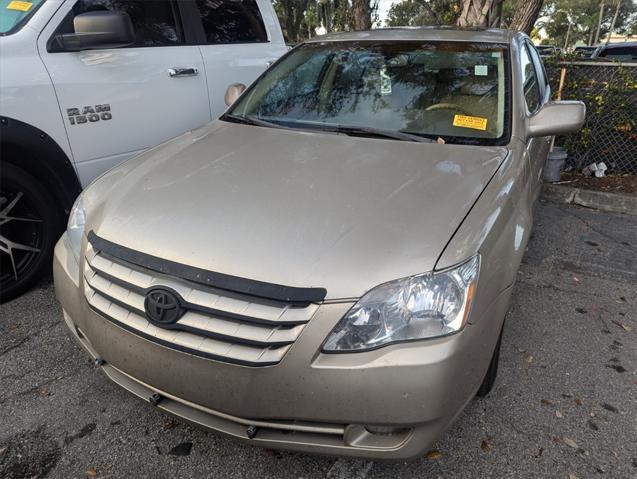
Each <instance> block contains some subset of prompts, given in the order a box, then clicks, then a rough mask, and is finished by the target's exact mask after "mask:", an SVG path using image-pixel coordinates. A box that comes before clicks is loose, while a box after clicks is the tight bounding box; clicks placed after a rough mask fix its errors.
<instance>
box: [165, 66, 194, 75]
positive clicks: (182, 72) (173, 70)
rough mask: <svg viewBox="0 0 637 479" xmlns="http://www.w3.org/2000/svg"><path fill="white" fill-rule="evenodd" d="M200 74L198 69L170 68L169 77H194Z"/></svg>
mask: <svg viewBox="0 0 637 479" xmlns="http://www.w3.org/2000/svg"><path fill="white" fill-rule="evenodd" d="M198 74H199V70H197V69H196V68H169V69H168V76H170V77H194V76H195V75H198Z"/></svg>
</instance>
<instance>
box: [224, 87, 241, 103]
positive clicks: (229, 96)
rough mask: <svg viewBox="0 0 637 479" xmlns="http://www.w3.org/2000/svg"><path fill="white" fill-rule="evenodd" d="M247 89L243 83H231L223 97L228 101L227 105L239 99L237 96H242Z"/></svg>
mask: <svg viewBox="0 0 637 479" xmlns="http://www.w3.org/2000/svg"><path fill="white" fill-rule="evenodd" d="M245 89H246V86H245V85H244V84H243V83H233V84H232V85H230V86H229V87H228V89H227V90H226V95H225V96H224V98H223V99H224V100H225V102H226V105H228V106H230V105H232V104H233V103H234V102H235V101H237V98H239V97H240V96H241V94H242V93H243V92H244V91H245Z"/></svg>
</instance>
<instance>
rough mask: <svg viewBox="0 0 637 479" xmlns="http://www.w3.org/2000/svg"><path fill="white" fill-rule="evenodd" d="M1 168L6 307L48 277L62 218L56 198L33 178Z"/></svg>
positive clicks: (0, 252) (1, 285) (0, 259)
mask: <svg viewBox="0 0 637 479" xmlns="http://www.w3.org/2000/svg"><path fill="white" fill-rule="evenodd" d="M0 168H1V170H0V303H4V302H6V301H9V300H10V299H13V298H15V297H16V296H18V295H20V294H22V293H23V292H24V291H26V290H27V289H28V288H30V287H31V286H33V284H34V283H36V282H37V281H38V280H40V279H42V278H43V277H44V275H45V274H47V273H48V271H49V270H50V268H51V259H52V256H53V247H54V246H55V242H56V241H57V239H58V237H59V235H60V234H61V232H62V216H61V214H60V211H59V209H58V208H57V207H56V204H57V203H56V202H55V201H54V199H53V197H52V195H51V194H50V193H49V192H48V191H47V190H46V188H44V187H43V186H42V184H41V183H40V182H38V181H37V180H36V179H35V178H34V177H33V176H31V175H30V174H28V173H27V172H25V171H24V170H22V169H20V168H17V167H15V166H13V165H11V164H7V163H3V164H2V166H1V167H0Z"/></svg>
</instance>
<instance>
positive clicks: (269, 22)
mask: <svg viewBox="0 0 637 479" xmlns="http://www.w3.org/2000/svg"><path fill="white" fill-rule="evenodd" d="M188 4H189V5H191V6H193V7H194V12H193V17H194V18H197V19H199V20H200V23H201V32H200V41H199V43H200V49H201V54H202V56H203V60H204V64H205V67H206V74H207V77H208V88H209V96H210V108H211V111H212V116H213V118H217V117H219V115H221V114H222V113H223V112H224V110H225V109H226V104H225V102H224V95H225V93H226V89H227V88H228V85H230V84H232V83H243V84H245V85H249V84H250V83H252V82H253V81H254V80H255V79H256V78H257V77H258V76H259V75H260V74H261V73H263V72H264V71H265V69H266V68H267V67H268V66H269V65H270V64H271V63H273V62H274V61H276V60H277V59H278V58H279V57H280V56H281V55H283V54H284V53H285V52H287V48H286V47H285V43H284V41H283V35H282V33H281V27H280V26H279V23H278V20H277V18H276V14H275V12H274V9H273V7H272V5H271V3H270V2H269V1H267V0H266V1H264V0H195V1H194V2H192V3H191V2H188Z"/></svg>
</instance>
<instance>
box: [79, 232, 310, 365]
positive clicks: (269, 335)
mask: <svg viewBox="0 0 637 479" xmlns="http://www.w3.org/2000/svg"><path fill="white" fill-rule="evenodd" d="M158 286H161V287H167V288H170V289H172V290H173V291H174V292H176V293H177V294H178V295H179V296H180V297H181V299H182V300H183V307H184V309H185V310H186V312H185V314H184V315H183V316H182V317H181V318H180V319H179V320H178V321H177V322H176V323H175V324H173V325H171V329H165V328H163V327H158V326H156V325H155V324H153V323H151V322H149V321H148V320H147V319H146V314H145V312H144V300H145V294H146V292H147V291H149V290H150V289H152V288H155V287H158ZM84 294H85V297H86V300H87V302H88V304H89V305H90V307H91V308H92V309H93V310H94V311H96V312H97V313H98V314H100V315H101V316H102V317H104V318H105V319H107V320H109V321H111V322H113V323H115V324H117V325H118V326H120V327H123V328H125V329H127V330H129V331H130V332H132V333H135V334H137V335H139V336H142V337H144V338H146V339H148V340H150V341H154V342H156V343H159V344H161V345H163V346H166V347H170V348H173V349H177V350H180V351H183V352H187V353H189V354H193V355H196V356H201V357H205V358H209V359H214V360H217V361H223V362H229V363H236V364H242V365H247V366H272V365H275V364H277V363H279V362H280V361H281V359H282V358H283V356H285V354H286V353H287V351H288V350H289V349H290V347H291V346H292V344H294V342H295V341H296V339H297V338H298V337H299V335H300V334H301V332H302V331H303V328H304V327H305V325H306V324H307V322H308V321H309V320H310V318H311V317H312V316H313V315H314V313H315V312H316V310H317V309H318V304H316V303H306V304H301V305H298V304H295V303H290V302H284V301H272V300H268V299H262V298H257V297H254V296H250V295H246V294H236V293H233V292H228V291H225V290H221V289H217V288H210V287H206V286H202V285H199V284H196V283H193V282H191V281H186V280H184V279H182V278H178V277H175V276H170V275H166V274H162V273H158V272H156V271H153V270H149V269H146V268H143V267H141V266H138V265H135V264H132V263H129V262H127V261H124V260H122V259H121V258H115V257H113V256H111V255H110V254H108V253H105V252H103V251H99V250H98V249H97V248H96V247H95V246H93V245H92V244H91V242H89V243H88V244H87V249H86V255H85V261H84Z"/></svg>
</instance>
